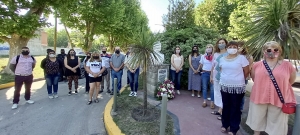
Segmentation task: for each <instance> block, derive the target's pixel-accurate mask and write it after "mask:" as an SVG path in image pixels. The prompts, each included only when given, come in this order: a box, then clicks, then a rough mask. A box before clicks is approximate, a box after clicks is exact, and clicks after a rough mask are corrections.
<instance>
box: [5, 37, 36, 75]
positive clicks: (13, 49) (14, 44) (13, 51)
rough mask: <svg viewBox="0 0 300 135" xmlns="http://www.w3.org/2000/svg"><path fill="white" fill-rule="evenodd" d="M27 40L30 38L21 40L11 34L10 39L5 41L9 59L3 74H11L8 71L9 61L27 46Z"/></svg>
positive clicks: (21, 38)
mask: <svg viewBox="0 0 300 135" xmlns="http://www.w3.org/2000/svg"><path fill="white" fill-rule="evenodd" d="M29 40H30V38H23V37H20V36H19V35H16V34H13V35H12V36H11V38H8V39H7V41H6V42H8V44H9V47H10V48H9V59H8V63H7V65H6V68H5V69H4V73H8V74H13V73H12V72H11V71H10V69H9V63H10V60H11V59H12V58H13V57H15V56H17V55H19V54H20V53H21V49H22V47H25V46H27V43H28V41H29ZM29 50H30V48H29Z"/></svg>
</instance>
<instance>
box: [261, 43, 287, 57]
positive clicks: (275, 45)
mask: <svg viewBox="0 0 300 135" xmlns="http://www.w3.org/2000/svg"><path fill="white" fill-rule="evenodd" d="M269 46H271V47H273V48H277V49H278V50H279V56H278V60H283V57H282V48H281V45H280V44H279V43H278V42H276V41H269V42H266V43H265V44H264V45H263V47H262V54H264V52H265V51H266V50H267V49H268V47H269ZM264 59H265V56H264Z"/></svg>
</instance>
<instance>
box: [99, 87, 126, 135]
mask: <svg viewBox="0 0 300 135" xmlns="http://www.w3.org/2000/svg"><path fill="white" fill-rule="evenodd" d="M126 87H127V85H125V86H124V87H123V88H122V89H121V90H120V93H122V92H123V91H124V90H125V89H126ZM113 102H114V101H113V97H112V98H111V99H110V100H109V101H108V103H107V104H106V106H105V109H104V115H103V119H104V126H105V129H106V132H107V134H108V135H125V134H123V133H122V131H121V130H120V128H119V127H118V126H117V124H116V123H115V122H114V120H113V118H112V116H111V110H112V106H113Z"/></svg>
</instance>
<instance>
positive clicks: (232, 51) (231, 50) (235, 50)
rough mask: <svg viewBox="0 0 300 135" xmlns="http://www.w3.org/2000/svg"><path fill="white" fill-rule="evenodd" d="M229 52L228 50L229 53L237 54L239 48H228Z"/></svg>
mask: <svg viewBox="0 0 300 135" xmlns="http://www.w3.org/2000/svg"><path fill="white" fill-rule="evenodd" d="M227 52H228V53H229V54H236V53H237V49H236V48H228V49H227Z"/></svg>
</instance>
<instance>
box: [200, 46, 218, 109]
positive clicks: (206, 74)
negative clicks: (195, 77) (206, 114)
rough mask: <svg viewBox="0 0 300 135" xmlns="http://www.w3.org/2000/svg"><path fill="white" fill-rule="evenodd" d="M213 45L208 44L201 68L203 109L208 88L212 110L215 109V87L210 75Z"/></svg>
mask: <svg viewBox="0 0 300 135" xmlns="http://www.w3.org/2000/svg"><path fill="white" fill-rule="evenodd" d="M213 47H214V46H213V45H212V44H208V45H207V46H206V49H205V55H203V56H202V57H201V60H200V61H199V62H200V67H201V68H202V75H201V82H202V94H203V100H204V101H203V103H202V107H206V106H207V103H206V99H207V91H208V88H209V90H210V99H211V102H210V108H211V109H214V108H215V105H214V87H213V83H212V82H210V74H211V67H212V63H213V54H212V53H213Z"/></svg>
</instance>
